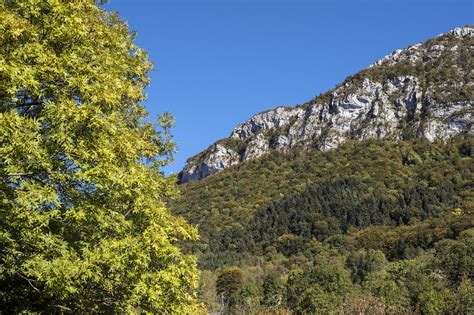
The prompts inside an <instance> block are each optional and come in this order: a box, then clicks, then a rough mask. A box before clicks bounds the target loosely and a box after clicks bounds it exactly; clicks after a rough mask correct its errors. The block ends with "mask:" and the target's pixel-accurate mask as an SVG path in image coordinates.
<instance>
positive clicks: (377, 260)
mask: <svg viewBox="0 0 474 315" xmlns="http://www.w3.org/2000/svg"><path fill="white" fill-rule="evenodd" d="M386 263H387V259H386V258H385V255H384V254H383V253H382V252H381V251H380V250H374V249H369V250H368V251H365V250H363V249H362V250H359V251H358V252H353V253H351V254H350V255H349V256H348V257H347V262H346V264H347V266H348V267H349V268H350V269H351V271H352V281H354V282H357V283H360V282H362V281H363V280H364V279H365V277H366V276H367V275H368V274H369V273H371V272H377V271H381V270H383V268H384V266H385V264H386Z"/></svg>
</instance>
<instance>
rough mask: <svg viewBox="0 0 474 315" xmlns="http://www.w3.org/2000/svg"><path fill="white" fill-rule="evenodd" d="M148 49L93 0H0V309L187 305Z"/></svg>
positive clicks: (186, 267)
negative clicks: (151, 113) (149, 95)
mask: <svg viewBox="0 0 474 315" xmlns="http://www.w3.org/2000/svg"><path fill="white" fill-rule="evenodd" d="M151 68H152V65H151V63H150V61H148V58H147V54H146V53H145V52H144V51H143V50H142V49H140V48H139V47H137V46H136V45H135V44H134V34H133V33H131V32H130V31H129V30H128V28H127V25H126V24H125V23H124V22H122V21H121V20H120V19H119V17H118V16H117V15H116V14H112V13H108V12H106V11H105V10H104V9H102V8H101V6H100V4H99V5H98V4H97V3H96V2H95V1H93V0H74V1H72V0H61V1H59V0H15V1H2V2H0V217H1V221H0V303H1V305H0V309H2V310H3V311H5V312H20V311H46V312H58V311H64V310H74V311H84V310H86V311H100V312H102V311H114V312H139V311H140V312H141V311H149V312H166V313H173V312H176V313H180V314H184V313H186V312H188V313H190V312H192V311H195V310H196V307H197V306H196V302H195V288H196V286H197V282H198V272H197V267H196V259H195V258H194V257H193V256H187V255H184V254H183V253H182V252H181V251H180V250H179V249H178V247H177V246H176V241H177V240H179V239H196V238H197V233H196V230H195V229H193V228H192V227H191V226H190V225H188V224H187V223H186V222H185V221H184V220H182V219H180V218H176V217H174V216H172V215H171V214H170V212H169V211H168V210H167V208H166V205H165V199H166V198H170V197H173V196H174V195H175V194H176V188H175V185H174V181H175V179H174V178H166V177H164V176H163V175H162V173H160V167H162V166H163V165H164V164H166V163H167V162H168V161H169V158H170V153H171V152H172V150H173V145H172V142H171V141H170V138H169V133H168V130H169V127H170V117H169V116H167V115H165V116H164V117H163V119H161V123H162V124H161V125H162V127H164V129H161V131H157V129H156V128H155V126H154V125H153V124H152V123H148V122H144V119H145V118H146V116H147V113H146V111H145V109H144V108H143V107H142V106H141V105H140V102H141V101H143V100H144V99H145V94H144V88H145V87H147V86H148V84H149V79H148V76H147V75H148V72H149V70H150V69H151Z"/></svg>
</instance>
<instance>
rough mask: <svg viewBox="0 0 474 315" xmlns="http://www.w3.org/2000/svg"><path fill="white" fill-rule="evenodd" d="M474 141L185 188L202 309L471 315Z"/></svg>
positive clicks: (291, 163)
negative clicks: (195, 233) (197, 237)
mask: <svg viewBox="0 0 474 315" xmlns="http://www.w3.org/2000/svg"><path fill="white" fill-rule="evenodd" d="M472 147H473V138H472V137H471V136H461V137H458V138H456V139H453V141H451V142H449V143H429V142H428V141H426V140H419V141H415V142H408V141H405V142H393V141H375V140H371V141H365V142H347V143H345V144H344V145H342V146H341V147H339V148H338V149H336V150H333V151H328V152H320V151H317V150H311V151H309V152H308V151H301V152H293V153H291V154H290V155H285V154H282V153H273V154H271V155H268V156H265V157H263V158H260V159H258V160H255V161H251V162H249V163H245V164H242V165H237V166H234V167H231V168H230V169H228V170H226V171H224V172H222V173H219V174H216V175H213V176H211V177H209V178H206V179H204V180H202V181H200V182H196V183H190V184H187V185H184V186H183V187H182V190H183V195H182V197H181V198H180V199H178V200H177V201H176V203H174V204H173V208H174V209H175V211H176V212H178V213H180V214H182V215H184V216H185V217H186V218H188V219H189V220H190V221H191V222H192V223H194V224H197V225H198V227H199V230H200V232H201V235H202V237H201V241H200V242H199V243H197V244H194V245H193V246H190V247H189V250H193V251H194V252H195V253H198V255H199V260H200V266H201V268H202V269H203V272H202V275H201V285H200V299H201V301H202V302H204V303H205V304H206V306H207V307H208V310H209V311H216V310H224V311H226V312H229V313H236V314H239V313H273V314H286V313H291V312H296V313H301V314H307V313H332V312H343V313H357V312H362V313H366V314H384V313H394V314H395V313H396V314H399V313H413V312H415V313H423V314H439V313H452V314H459V313H468V312H469V311H470V310H472V307H473V299H472V297H471V296H472V295H473V294H474V286H473V283H472V281H474V273H473V270H474V263H473V260H472V257H473V255H474V246H473V245H474V238H473V236H474V213H473V210H474V206H473V205H474V195H473V190H472V185H473V180H472V172H473V167H474V164H473V163H472Z"/></svg>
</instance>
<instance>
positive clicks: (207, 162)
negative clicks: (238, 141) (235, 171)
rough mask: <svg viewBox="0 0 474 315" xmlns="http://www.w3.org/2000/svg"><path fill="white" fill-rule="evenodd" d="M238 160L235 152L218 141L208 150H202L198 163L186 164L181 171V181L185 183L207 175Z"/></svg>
mask: <svg viewBox="0 0 474 315" xmlns="http://www.w3.org/2000/svg"><path fill="white" fill-rule="evenodd" d="M238 162H239V155H238V154H237V152H235V151H233V150H232V149H229V148H226V147H224V146H223V145H220V144H218V143H217V144H214V145H213V146H211V149H210V150H209V149H208V150H207V151H206V152H204V154H203V157H202V160H200V163H198V164H188V165H187V167H186V168H185V169H184V170H183V172H182V173H181V182H183V183H186V182H190V181H193V180H197V179H201V178H204V177H207V176H209V175H212V174H214V173H217V172H219V171H221V170H223V169H224V168H227V167H229V166H232V165H234V164H237V163H238Z"/></svg>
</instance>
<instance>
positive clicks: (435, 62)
mask: <svg viewBox="0 0 474 315" xmlns="http://www.w3.org/2000/svg"><path fill="white" fill-rule="evenodd" d="M473 35H474V27H473V26H466V27H463V28H456V29H454V30H452V31H450V32H448V33H446V34H442V35H439V36H437V37H435V38H432V39H430V40H428V41H426V42H424V43H419V44H415V45H412V46H409V47H407V48H405V49H399V50H396V51H394V52H393V53H392V54H390V55H388V56H386V57H384V58H382V59H381V60H379V61H377V62H375V63H374V64H372V65H370V66H369V67H368V68H366V69H364V70H362V71H360V72H358V73H357V74H355V75H354V76H351V77H348V78H347V79H346V80H344V82H342V83H341V84H339V85H338V86H337V87H336V88H334V89H333V90H331V91H328V92H326V93H324V94H322V95H320V96H318V97H316V98H315V99H313V100H311V101H309V102H307V103H306V104H303V105H299V106H295V107H277V108H275V109H271V110H268V111H265V112H263V113H259V114H256V115H255V116H253V117H252V118H250V119H249V120H247V121H246V122H244V123H242V124H240V125H239V126H237V127H236V128H235V129H234V130H233V131H232V133H231V135H230V137H229V138H226V139H222V140H219V141H217V142H216V143H214V144H213V145H211V146H210V147H209V148H207V149H206V150H204V151H203V152H201V153H199V154H197V155H196V156H194V157H191V158H190V159H188V161H187V162H186V165H185V167H184V169H183V171H182V172H181V173H180V182H181V183H187V182H191V181H194V180H199V179H202V178H205V177H207V176H210V175H212V174H215V173H218V172H220V171H222V170H223V169H226V168H228V167H230V166H233V165H237V164H239V163H243V162H247V161H250V160H253V159H256V158H258V157H260V156H263V155H265V154H268V153H269V152H272V151H280V152H288V151H290V150H292V149H294V148H304V149H311V148H316V149H318V150H321V151H325V150H329V149H334V148H337V147H338V146H339V145H341V144H342V143H344V142H345V141H347V140H366V139H387V140H407V139H413V138H426V139H428V140H429V141H430V142H433V141H436V140H443V141H445V140H447V139H450V138H452V137H453V136H456V135H459V134H461V133H471V132H472V113H473V103H474V102H473V101H474V74H473V68H474V62H473V59H472V51H473V50H472V49H473V46H474V36H473Z"/></svg>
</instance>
